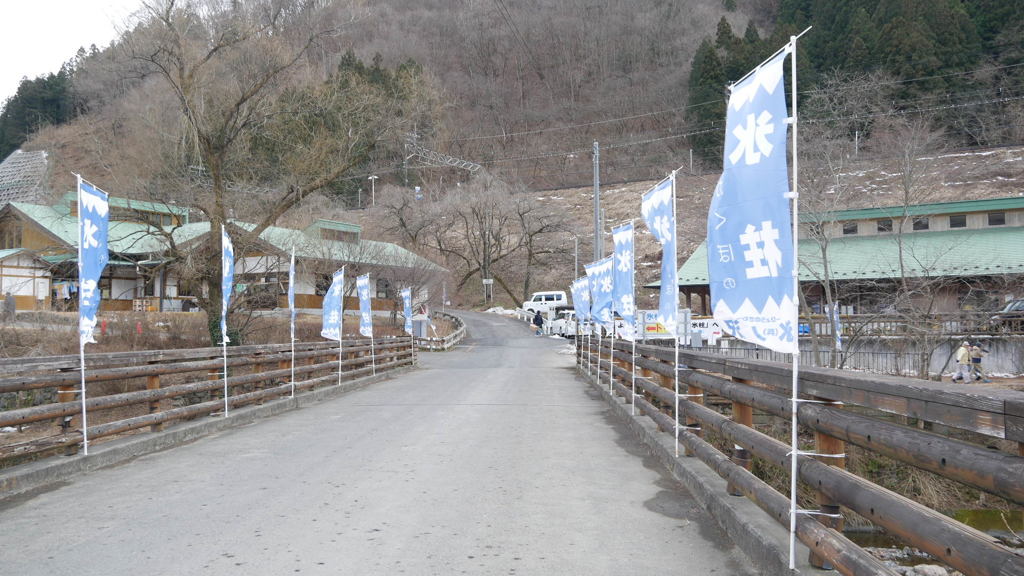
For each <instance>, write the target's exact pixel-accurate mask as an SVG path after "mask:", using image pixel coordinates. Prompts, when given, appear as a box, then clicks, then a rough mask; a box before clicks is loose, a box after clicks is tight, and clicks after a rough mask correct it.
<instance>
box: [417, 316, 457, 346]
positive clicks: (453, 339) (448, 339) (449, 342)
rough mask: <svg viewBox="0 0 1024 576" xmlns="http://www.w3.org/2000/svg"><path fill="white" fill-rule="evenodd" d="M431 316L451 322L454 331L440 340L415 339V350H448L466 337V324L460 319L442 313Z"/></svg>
mask: <svg viewBox="0 0 1024 576" xmlns="http://www.w3.org/2000/svg"><path fill="white" fill-rule="evenodd" d="M433 314H434V316H435V317H437V318H444V319H445V320H447V321H449V322H451V323H452V324H453V325H454V326H455V330H453V331H452V332H451V333H450V334H448V335H447V336H444V337H440V338H416V347H417V348H421V349H423V350H431V351H438V350H449V349H451V347H452V346H455V345H456V344H458V343H459V342H461V341H462V339H463V338H465V337H466V324H465V323H464V322H463V321H462V319H461V318H459V317H458V316H453V315H451V314H447V313H444V312H434V313H433Z"/></svg>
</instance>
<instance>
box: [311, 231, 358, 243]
mask: <svg viewBox="0 0 1024 576" xmlns="http://www.w3.org/2000/svg"><path fill="white" fill-rule="evenodd" d="M320 237H321V238H323V239H324V240H337V241H338V242H348V243H350V244H356V243H358V242H359V234H356V233H355V232H348V231H346V230H335V229H333V228H321V229H320Z"/></svg>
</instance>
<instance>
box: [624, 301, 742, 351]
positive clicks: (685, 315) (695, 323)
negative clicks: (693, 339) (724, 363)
mask: <svg viewBox="0 0 1024 576" xmlns="http://www.w3.org/2000/svg"><path fill="white" fill-rule="evenodd" d="M637 312H638V313H639V314H642V318H643V323H644V331H643V334H644V337H645V338H651V339H658V338H671V337H672V333H671V332H669V331H668V330H666V329H665V327H664V326H663V325H662V324H660V323H659V322H658V321H657V319H656V318H657V316H658V311H657V310H638V311H637ZM679 326H680V327H683V326H688V327H689V332H687V333H686V334H680V337H681V341H682V342H689V336H690V332H700V333H701V338H702V339H703V340H704V342H707V343H708V344H711V345H714V344H715V343H716V342H718V340H719V339H720V338H721V337H722V327H721V326H720V325H719V324H718V322H717V321H716V320H715V319H714V318H712V317H710V316H701V317H696V318H695V317H693V316H691V315H690V311H689V310H688V309H683V310H680V311H679Z"/></svg>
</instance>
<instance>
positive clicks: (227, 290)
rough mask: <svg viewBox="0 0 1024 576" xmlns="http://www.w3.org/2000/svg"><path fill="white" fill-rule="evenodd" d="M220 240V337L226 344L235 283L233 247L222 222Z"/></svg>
mask: <svg viewBox="0 0 1024 576" xmlns="http://www.w3.org/2000/svg"><path fill="white" fill-rule="evenodd" d="M220 241H221V258H220V270H221V279H220V337H221V343H222V344H227V343H228V342H231V339H230V338H228V306H229V305H230V304H231V290H232V289H233V287H234V284H235V247H234V245H232V244H231V237H230V236H228V232H227V230H225V229H224V225H223V224H221V226H220Z"/></svg>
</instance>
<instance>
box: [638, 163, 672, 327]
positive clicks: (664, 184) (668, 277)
mask: <svg viewBox="0 0 1024 576" xmlns="http://www.w3.org/2000/svg"><path fill="white" fill-rule="evenodd" d="M675 189H676V174H675V172H673V173H672V175H671V176H669V177H668V178H667V179H665V180H662V181H661V183H659V184H658V185H657V186H655V187H654V188H652V189H651V190H650V191H649V192H647V193H646V194H644V195H643V198H642V200H641V202H640V213H641V214H643V217H644V223H645V224H647V228H648V229H649V230H650V231H651V234H653V235H654V239H655V240H657V241H658V243H659V244H661V291H660V293H659V295H658V315H657V321H658V323H659V324H661V325H662V326H664V327H665V329H666V330H668V331H669V333H670V334H673V335H674V334H676V333H677V331H676V325H677V324H678V315H679V280H678V276H679V270H678V268H677V266H676V192H675Z"/></svg>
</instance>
